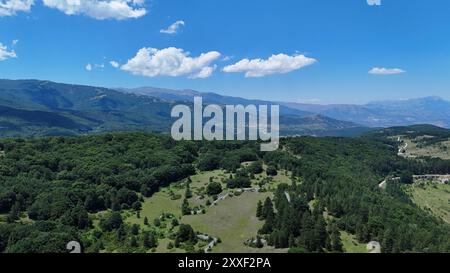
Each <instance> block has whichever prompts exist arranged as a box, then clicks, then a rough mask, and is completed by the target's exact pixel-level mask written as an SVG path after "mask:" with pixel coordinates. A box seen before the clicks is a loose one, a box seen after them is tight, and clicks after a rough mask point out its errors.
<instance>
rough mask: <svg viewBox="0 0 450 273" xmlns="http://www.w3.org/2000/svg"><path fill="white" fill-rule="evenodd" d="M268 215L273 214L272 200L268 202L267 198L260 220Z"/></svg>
mask: <svg viewBox="0 0 450 273" xmlns="http://www.w3.org/2000/svg"><path fill="white" fill-rule="evenodd" d="M269 214H274V210H273V203H272V200H270V198H269V197H267V198H266V201H264V205H263V209H262V215H261V216H262V219H267V217H269Z"/></svg>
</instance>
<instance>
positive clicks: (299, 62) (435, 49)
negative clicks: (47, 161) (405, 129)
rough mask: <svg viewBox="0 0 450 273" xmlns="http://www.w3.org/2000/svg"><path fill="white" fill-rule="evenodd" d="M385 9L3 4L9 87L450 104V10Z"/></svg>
mask: <svg viewBox="0 0 450 273" xmlns="http://www.w3.org/2000/svg"><path fill="white" fill-rule="evenodd" d="M369 1H374V2H378V1H377V0H369ZM13 4H14V5H13ZM18 4H21V5H18ZM379 4H380V5H378V3H377V4H376V5H369V4H368V3H367V0H342V1H338V0H283V1H279V0H278V1H276V0H246V1H242V0H226V1H225V0H220V1H219V0H217V1H208V0H151V1H150V0H79V2H76V1H74V0H34V1H33V0H0V43H1V46H0V78H8V79H23V78H33V79H46V80H53V81H58V82H65V83H77V84H89V85H96V86H106V87H137V86H156V87H165V88H177V89H184V88H189V89H195V90H199V91H212V92H217V93H220V94H226V95H233V96H241V97H248V98H260V99H270V100H283V101H295V102H308V103H309V102H313V103H365V102H368V101H372V100H384V99H405V98H414V97H423V96H431V95H437V96H441V97H444V98H447V99H450V92H449V86H450V84H449V83H450V77H449V74H450V73H449V72H450V16H449V14H450V1H448V0H433V1H424V0H422V1H419V0H409V1H408V0H381V2H380V3H379ZM176 22H178V24H176V25H174V26H173V27H172V28H169V26H171V25H172V24H174V23H176ZM176 26H178V28H177V27H176ZM14 41H15V42H14ZM138 52H140V55H139V54H138ZM202 54H203V55H202ZM271 56H273V57H271ZM112 61H114V62H116V63H114V64H115V66H116V67H113V66H112V65H111V63H110V62H112ZM88 64H90V66H89V65H88ZM87 68H90V70H88V69H87Z"/></svg>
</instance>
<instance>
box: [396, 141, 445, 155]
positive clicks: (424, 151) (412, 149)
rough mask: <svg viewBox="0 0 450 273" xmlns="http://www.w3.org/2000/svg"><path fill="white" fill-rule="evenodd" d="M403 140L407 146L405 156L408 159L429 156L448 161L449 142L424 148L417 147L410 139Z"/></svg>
mask: <svg viewBox="0 0 450 273" xmlns="http://www.w3.org/2000/svg"><path fill="white" fill-rule="evenodd" d="M403 140H404V141H405V143H407V144H408V147H407V148H406V156H408V157H418V156H429V157H438V158H442V159H450V140H447V141H442V142H440V143H437V144H433V145H427V146H424V147H419V146H418V145H417V143H416V142H415V141H413V140H411V139H403ZM402 145H403V144H402Z"/></svg>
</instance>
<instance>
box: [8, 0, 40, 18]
mask: <svg viewBox="0 0 450 273" xmlns="http://www.w3.org/2000/svg"><path fill="white" fill-rule="evenodd" d="M33 4H34V0H0V17H2V16H13V15H16V14H17V12H28V11H30V9H31V6H33Z"/></svg>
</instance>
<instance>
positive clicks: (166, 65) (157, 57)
mask: <svg viewBox="0 0 450 273" xmlns="http://www.w3.org/2000/svg"><path fill="white" fill-rule="evenodd" d="M219 57H220V53H219V52H217V51H211V52H207V53H202V54H201V55H200V56H198V57H190V53H189V52H185V51H184V50H183V49H180V48H175V47H169V48H165V49H156V48H141V49H140V50H139V51H138V53H137V54H136V56H135V57H133V58H132V59H130V60H128V62H127V63H126V64H124V65H122V66H121V69H122V70H124V71H128V72H131V73H132V74H134V75H141V76H146V77H157V76H170V77H179V76H187V77H189V78H193V79H194V78H207V77H209V76H211V75H212V73H213V72H214V70H215V66H214V65H211V64H212V63H213V62H214V61H215V60H217V59H218V58H219Z"/></svg>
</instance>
